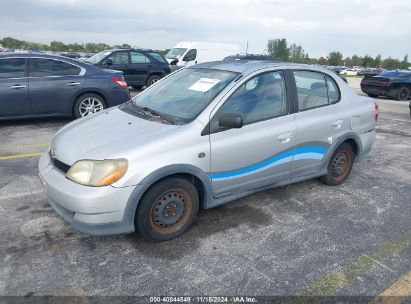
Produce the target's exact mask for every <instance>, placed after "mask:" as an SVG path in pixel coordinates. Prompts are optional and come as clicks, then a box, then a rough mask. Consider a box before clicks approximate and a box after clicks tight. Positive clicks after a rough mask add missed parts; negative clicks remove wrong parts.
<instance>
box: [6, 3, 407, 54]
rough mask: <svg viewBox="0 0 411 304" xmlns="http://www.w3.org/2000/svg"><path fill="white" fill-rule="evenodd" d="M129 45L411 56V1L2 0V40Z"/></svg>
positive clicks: (153, 47) (259, 51)
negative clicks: (283, 47)
mask: <svg viewBox="0 0 411 304" xmlns="http://www.w3.org/2000/svg"><path fill="white" fill-rule="evenodd" d="M9 36H10V37H13V38H17V39H21V40H27V41H32V42H41V43H50V42H51V41H53V40H57V41H62V42H64V43H74V42H78V43H85V42H104V43H107V44H111V45H114V44H123V43H127V44H130V45H132V46H134V47H143V48H152V49H166V48H171V47H173V46H174V45H175V44H176V43H178V42H180V41H209V42H224V43H236V44H238V45H239V46H240V49H241V51H242V52H244V51H245V48H246V44H247V41H248V45H249V49H248V51H249V52H250V53H263V52H264V51H265V49H266V46H267V41H268V40H269V39H275V38H286V39H287V41H288V42H289V43H297V44H300V45H302V47H303V48H304V49H305V51H306V52H307V53H308V54H309V55H310V57H320V56H324V57H326V56H327V55H328V53H329V52H331V51H341V52H342V53H343V54H344V56H352V55H354V54H357V55H365V54H368V55H371V56H376V55H378V54H381V55H382V56H383V57H388V56H392V57H397V58H400V59H402V58H403V57H404V55H405V54H409V55H410V56H411V1H410V0H299V1H296V0H224V1H221V0H184V1H181V0H167V1H161V0H157V1H155V0H151V1H146V0H138V1H132V0H115V1H113V0H111V1H108V0H12V1H11V0H3V1H0V38H4V37H9Z"/></svg>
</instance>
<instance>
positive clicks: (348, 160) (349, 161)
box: [319, 143, 354, 186]
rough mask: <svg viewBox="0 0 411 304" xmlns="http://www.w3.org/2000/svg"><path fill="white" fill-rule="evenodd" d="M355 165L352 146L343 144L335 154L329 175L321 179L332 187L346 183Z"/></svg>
mask: <svg viewBox="0 0 411 304" xmlns="http://www.w3.org/2000/svg"><path fill="white" fill-rule="evenodd" d="M353 164H354V152H353V150H352V147H351V145H350V144H347V143H343V144H342V145H341V146H339V147H338V149H337V150H336V151H335V152H334V154H333V156H332V157H331V159H330V162H329V163H328V166H327V174H326V175H324V176H321V177H320V178H319V179H320V181H321V182H322V183H324V184H327V185H330V186H338V185H341V184H342V183H344V182H345V181H346V180H347V178H348V176H349V175H350V173H351V169H352V166H353Z"/></svg>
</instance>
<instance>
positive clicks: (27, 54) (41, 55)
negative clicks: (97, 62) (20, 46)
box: [0, 51, 99, 70]
mask: <svg viewBox="0 0 411 304" xmlns="http://www.w3.org/2000/svg"><path fill="white" fill-rule="evenodd" d="M10 57H13V58H19V57H36V58H45V59H57V60H61V61H65V62H68V63H72V64H74V65H77V66H79V67H82V68H84V69H91V70H99V69H98V68H95V67H93V66H92V65H90V64H88V63H84V62H81V61H78V60H74V59H71V58H69V57H65V56H60V55H54V54H48V53H41V52H30V51H27V52H3V53H0V58H10Z"/></svg>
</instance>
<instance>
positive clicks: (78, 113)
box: [73, 93, 107, 118]
mask: <svg viewBox="0 0 411 304" xmlns="http://www.w3.org/2000/svg"><path fill="white" fill-rule="evenodd" d="M88 101H90V102H91V101H92V102H93V104H95V105H96V107H95V108H94V109H92V108H90V111H89V113H88V114H85V115H83V114H84V111H86V110H85V109H84V105H85V103H86V102H88ZM106 108H107V105H106V103H105V101H104V99H103V97H101V96H100V95H97V94H94V93H86V94H83V95H80V96H79V97H78V98H77V99H76V102H75V103H74V106H73V116H74V117H75V118H80V117H84V116H87V115H89V114H92V113H97V112H100V111H103V110H104V109H106Z"/></svg>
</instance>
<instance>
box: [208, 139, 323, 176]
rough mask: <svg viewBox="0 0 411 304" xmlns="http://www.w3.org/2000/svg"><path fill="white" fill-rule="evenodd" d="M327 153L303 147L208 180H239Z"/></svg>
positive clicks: (314, 148)
mask: <svg viewBox="0 0 411 304" xmlns="http://www.w3.org/2000/svg"><path fill="white" fill-rule="evenodd" d="M326 152H327V148H324V147H304V148H298V149H296V150H293V151H288V152H284V153H282V154H280V155H277V156H275V157H273V158H270V159H267V160H265V161H263V162H261V163H259V164H256V165H253V166H250V167H247V168H244V169H240V170H235V171H230V172H224V173H215V174H210V175H209V176H210V178H212V179H213V181H222V180H230V179H234V178H239V177H243V176H248V175H251V174H255V173H258V172H261V171H264V170H266V169H269V168H271V167H274V166H278V165H281V164H285V163H288V162H290V161H292V160H300V159H319V160H320V159H322V158H323V156H324V155H325V153H326Z"/></svg>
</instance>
